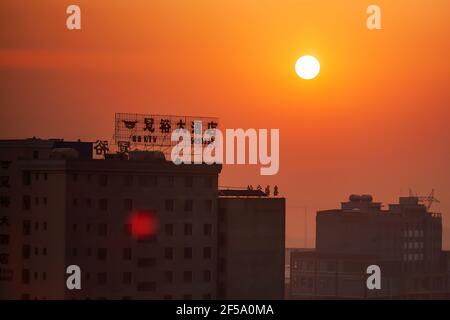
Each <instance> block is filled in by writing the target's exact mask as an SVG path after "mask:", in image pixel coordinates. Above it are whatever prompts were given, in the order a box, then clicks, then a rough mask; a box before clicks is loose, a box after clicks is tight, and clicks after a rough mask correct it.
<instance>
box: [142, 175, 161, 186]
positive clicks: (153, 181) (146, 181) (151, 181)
mask: <svg viewBox="0 0 450 320" xmlns="http://www.w3.org/2000/svg"><path fill="white" fill-rule="evenodd" d="M157 184H158V179H157V177H156V176H140V177H139V185H140V186H141V187H144V188H146V187H156V186H157Z"/></svg>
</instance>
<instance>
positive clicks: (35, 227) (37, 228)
mask: <svg viewBox="0 0 450 320" xmlns="http://www.w3.org/2000/svg"><path fill="white" fill-rule="evenodd" d="M34 230H39V222H37V221H36V222H35V223H34Z"/></svg>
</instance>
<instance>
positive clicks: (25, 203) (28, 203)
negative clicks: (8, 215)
mask: <svg viewBox="0 0 450 320" xmlns="http://www.w3.org/2000/svg"><path fill="white" fill-rule="evenodd" d="M22 208H23V210H26V211H28V210H30V208H31V198H30V196H23V199H22Z"/></svg>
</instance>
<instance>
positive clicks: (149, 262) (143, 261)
mask: <svg viewBox="0 0 450 320" xmlns="http://www.w3.org/2000/svg"><path fill="white" fill-rule="evenodd" d="M155 265H156V259H155V258H139V259H138V261H137V266H138V267H139V268H149V267H154V266H155Z"/></svg>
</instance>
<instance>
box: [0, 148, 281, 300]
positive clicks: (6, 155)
mask: <svg viewBox="0 0 450 320" xmlns="http://www.w3.org/2000/svg"><path fill="white" fill-rule="evenodd" d="M92 150H93V145H92V143H85V142H67V141H62V140H40V139H26V140H3V141H0V161H1V162H0V163H1V174H0V176H1V182H2V183H1V185H2V187H1V188H0V200H1V206H0V210H1V211H0V299H185V300H188V299H216V298H236V299H240V298H246V299H256V298H258V297H260V296H261V292H263V297H267V298H271V297H279V298H282V295H279V292H280V290H281V291H282V288H283V259H284V210H285V208H284V199H281V198H270V197H267V196H266V195H264V194H263V195H261V194H259V195H258V196H256V197H245V198H240V197H228V196H220V197H219V188H218V176H219V173H220V171H221V166H220V165H206V164H192V165H175V164H173V163H172V162H171V161H166V160H165V158H164V156H163V155H162V154H161V153H158V152H130V153H129V155H128V156H126V157H124V156H122V155H117V154H116V155H114V154H111V155H107V156H105V158H104V159H93V151H92ZM219 207H220V208H221V210H220V212H221V215H219ZM139 213H146V214H148V215H151V217H152V218H153V220H154V221H155V226H156V231H155V232H154V233H153V234H151V235H149V236H148V237H145V238H138V239H137V238H136V237H135V236H134V234H133V233H132V232H131V231H132V229H133V226H132V224H133V222H132V221H133V220H132V218H133V217H134V216H135V214H139ZM263 261H264V263H267V261H269V262H270V263H267V264H266V265H263V264H262V262H263ZM278 264H279V266H278ZM71 265H76V266H79V267H80V269H81V290H69V289H68V288H67V286H66V279H67V277H68V275H67V274H66V268H67V267H68V266H71ZM278 267H280V270H278ZM272 268H274V269H272ZM253 271H256V273H254V272H253ZM278 271H279V273H278ZM239 287H241V289H239Z"/></svg>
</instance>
